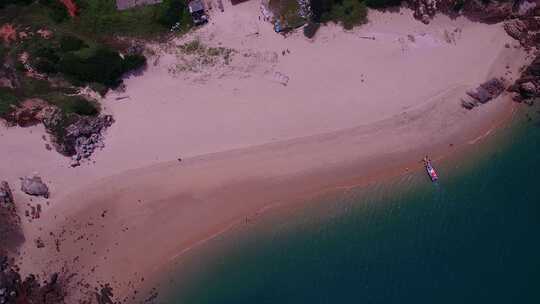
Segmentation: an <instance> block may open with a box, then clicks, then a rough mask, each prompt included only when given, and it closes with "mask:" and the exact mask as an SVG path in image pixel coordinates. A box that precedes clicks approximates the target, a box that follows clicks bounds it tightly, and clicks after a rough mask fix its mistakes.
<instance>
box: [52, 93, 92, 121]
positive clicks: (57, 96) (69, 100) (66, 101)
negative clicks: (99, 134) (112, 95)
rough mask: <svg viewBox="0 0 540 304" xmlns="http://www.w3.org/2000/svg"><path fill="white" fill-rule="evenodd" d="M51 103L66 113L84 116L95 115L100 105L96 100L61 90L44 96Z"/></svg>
mask: <svg viewBox="0 0 540 304" xmlns="http://www.w3.org/2000/svg"><path fill="white" fill-rule="evenodd" d="M44 99H45V100H47V102H49V103H50V104H53V105H55V106H57V107H59V108H60V109H61V110H62V112H63V113H64V114H66V115H69V114H73V113H75V114H78V115H83V116H95V115H97V114H99V112H100V107H99V104H98V103H97V102H95V101H90V100H88V99H86V98H84V97H82V96H77V95H75V96H70V95H65V94H62V93H60V92H52V93H49V94H47V95H46V96H44Z"/></svg>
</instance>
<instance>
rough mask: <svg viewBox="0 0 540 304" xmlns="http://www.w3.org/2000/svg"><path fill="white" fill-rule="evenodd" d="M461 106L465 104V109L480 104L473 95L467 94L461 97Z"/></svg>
mask: <svg viewBox="0 0 540 304" xmlns="http://www.w3.org/2000/svg"><path fill="white" fill-rule="evenodd" d="M461 106H463V107H464V108H465V109H468V110H470V109H472V108H474V107H476V106H478V101H477V100H476V99H474V98H472V97H471V96H469V95H466V96H465V97H463V98H461Z"/></svg>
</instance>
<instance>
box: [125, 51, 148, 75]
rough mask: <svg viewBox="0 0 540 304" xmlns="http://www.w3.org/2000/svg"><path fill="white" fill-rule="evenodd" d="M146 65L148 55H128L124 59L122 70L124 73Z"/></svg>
mask: <svg viewBox="0 0 540 304" xmlns="http://www.w3.org/2000/svg"><path fill="white" fill-rule="evenodd" d="M145 65H146V57H144V56H143V55H139V54H134V55H127V56H125V57H124V60H123V61H122V70H123V72H124V73H126V72H129V71H131V70H137V69H139V68H141V67H143V66H145Z"/></svg>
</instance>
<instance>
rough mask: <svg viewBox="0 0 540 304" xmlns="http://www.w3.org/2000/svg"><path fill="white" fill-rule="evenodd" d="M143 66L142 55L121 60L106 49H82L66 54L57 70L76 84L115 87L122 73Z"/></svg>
mask: <svg viewBox="0 0 540 304" xmlns="http://www.w3.org/2000/svg"><path fill="white" fill-rule="evenodd" d="M145 64H146V58H145V57H144V56H143V55H137V54H135V55H128V56H126V57H125V59H122V57H120V54H119V53H118V52H116V51H114V50H111V49H108V48H104V47H99V48H84V49H81V50H79V51H77V52H70V53H66V54H65V55H64V56H63V57H62V59H61V60H60V61H59V63H58V70H59V71H60V72H62V73H64V74H65V75H67V76H69V77H71V78H72V80H74V81H76V82H82V83H88V82H94V83H101V84H103V85H105V86H107V87H116V86H118V85H119V84H120V83H121V82H122V80H121V77H122V75H123V74H124V73H126V72H128V71H130V70H133V69H137V68H140V67H142V66H144V65H145Z"/></svg>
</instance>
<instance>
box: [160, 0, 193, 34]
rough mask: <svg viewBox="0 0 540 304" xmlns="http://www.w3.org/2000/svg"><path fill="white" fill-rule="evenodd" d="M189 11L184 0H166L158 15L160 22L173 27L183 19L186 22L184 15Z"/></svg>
mask: <svg viewBox="0 0 540 304" xmlns="http://www.w3.org/2000/svg"><path fill="white" fill-rule="evenodd" d="M186 12H187V6H186V4H185V3H184V1H183V0H164V1H163V3H162V5H161V7H160V12H159V15H158V22H159V23H161V24H163V25H164V26H166V27H168V28H171V27H173V26H174V25H175V24H176V23H179V22H181V21H184V22H186V20H182V19H185V18H183V15H185V13H186Z"/></svg>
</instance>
